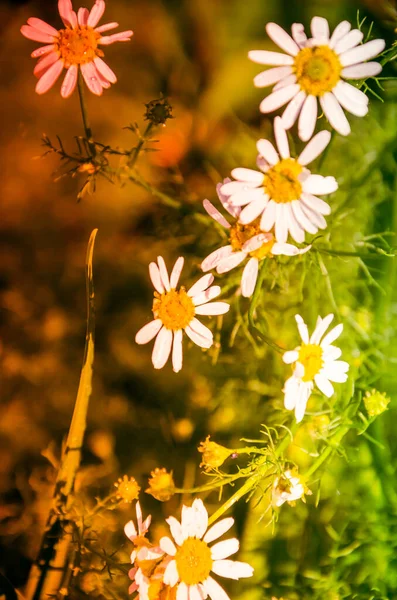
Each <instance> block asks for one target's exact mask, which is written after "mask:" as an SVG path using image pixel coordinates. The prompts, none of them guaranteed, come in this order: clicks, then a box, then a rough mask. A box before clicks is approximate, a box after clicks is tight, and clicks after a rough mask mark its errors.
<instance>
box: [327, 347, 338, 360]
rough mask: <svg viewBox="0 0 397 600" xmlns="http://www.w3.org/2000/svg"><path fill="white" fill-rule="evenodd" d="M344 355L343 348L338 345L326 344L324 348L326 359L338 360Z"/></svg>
mask: <svg viewBox="0 0 397 600" xmlns="http://www.w3.org/2000/svg"><path fill="white" fill-rule="evenodd" d="M341 355H342V350H341V349H340V348H337V347H336V346H326V347H325V348H324V349H323V358H324V361H331V360H337V359H338V358H339V357H340V356H341Z"/></svg>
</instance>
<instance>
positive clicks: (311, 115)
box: [298, 95, 317, 142]
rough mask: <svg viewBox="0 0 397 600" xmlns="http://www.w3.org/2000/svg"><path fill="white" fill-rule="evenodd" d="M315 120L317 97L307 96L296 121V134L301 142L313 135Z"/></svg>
mask: <svg viewBox="0 0 397 600" xmlns="http://www.w3.org/2000/svg"><path fill="white" fill-rule="evenodd" d="M316 121H317V98H316V97H315V96H311V95H309V96H307V98H306V100H305V102H304V104H303V107H302V110H301V113H300V115H299V121H298V135H299V138H300V139H301V140H302V141H303V142H307V141H308V140H310V138H311V137H312V135H313V131H314V129H315V127H316Z"/></svg>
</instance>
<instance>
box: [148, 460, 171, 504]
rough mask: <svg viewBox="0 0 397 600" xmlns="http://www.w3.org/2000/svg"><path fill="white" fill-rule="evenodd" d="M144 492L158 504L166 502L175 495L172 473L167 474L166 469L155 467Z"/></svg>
mask: <svg viewBox="0 0 397 600" xmlns="http://www.w3.org/2000/svg"><path fill="white" fill-rule="evenodd" d="M145 492H146V493H147V494H150V495H151V496H153V498H156V500H159V501H160V502H167V500H169V499H170V498H171V497H172V496H173V495H174V493H175V483H174V478H173V476H172V471H170V472H169V473H168V471H167V470H166V469H164V468H163V469H159V468H158V467H157V468H156V469H155V470H154V471H152V472H151V477H150V479H149V487H148V489H147V490H145Z"/></svg>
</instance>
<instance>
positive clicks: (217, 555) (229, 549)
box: [211, 538, 240, 560]
mask: <svg viewBox="0 0 397 600" xmlns="http://www.w3.org/2000/svg"><path fill="white" fill-rule="evenodd" d="M239 547H240V544H239V541H238V539H237V538H230V539H229V540H223V541H222V542H218V543H216V544H214V546H212V547H211V556H212V559H213V560H221V559H223V558H228V557H229V556H231V555H232V554H235V553H236V552H237V551H238V549H239Z"/></svg>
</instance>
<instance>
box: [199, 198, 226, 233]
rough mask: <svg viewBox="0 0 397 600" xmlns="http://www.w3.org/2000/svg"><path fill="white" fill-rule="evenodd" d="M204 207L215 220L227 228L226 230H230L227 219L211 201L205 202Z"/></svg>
mask: <svg viewBox="0 0 397 600" xmlns="http://www.w3.org/2000/svg"><path fill="white" fill-rule="evenodd" d="M203 206H204V208H205V210H206V211H207V213H208V214H209V216H210V217H211V218H212V219H214V221H216V222H217V223H219V224H220V225H222V227H225V228H226V229H230V224H229V223H228V222H227V221H226V219H225V217H224V216H223V215H222V214H221V213H220V212H219V210H218V209H217V208H215V206H214V205H213V204H212V203H211V202H210V201H209V200H203Z"/></svg>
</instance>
